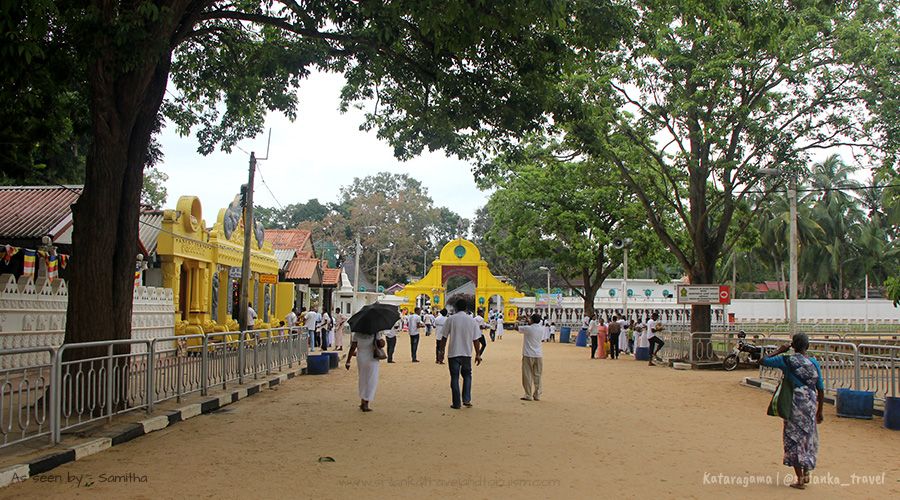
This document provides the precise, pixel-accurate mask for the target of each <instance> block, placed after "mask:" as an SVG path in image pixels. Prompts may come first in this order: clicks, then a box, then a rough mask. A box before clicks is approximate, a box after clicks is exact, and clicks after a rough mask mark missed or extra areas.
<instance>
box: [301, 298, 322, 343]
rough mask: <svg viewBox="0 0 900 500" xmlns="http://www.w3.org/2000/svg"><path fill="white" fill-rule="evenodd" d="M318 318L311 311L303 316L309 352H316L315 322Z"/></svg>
mask: <svg viewBox="0 0 900 500" xmlns="http://www.w3.org/2000/svg"><path fill="white" fill-rule="evenodd" d="M304 309H305V308H304ZM318 316H319V315H318V314H316V312H315V311H313V310H312V309H310V310H309V311H308V312H307V313H306V314H304V315H303V323H304V325H303V326H304V327H305V328H306V333H307V334H308V335H309V346H310V350H311V351H314V350H316V320H317V318H318Z"/></svg>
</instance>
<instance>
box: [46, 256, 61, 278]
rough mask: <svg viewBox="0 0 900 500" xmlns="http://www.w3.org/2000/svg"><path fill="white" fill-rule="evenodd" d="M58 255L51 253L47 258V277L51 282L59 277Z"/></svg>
mask: <svg viewBox="0 0 900 500" xmlns="http://www.w3.org/2000/svg"><path fill="white" fill-rule="evenodd" d="M57 259H58V257H57V256H56V255H51V256H50V257H48V258H47V279H49V280H50V281H51V282H52V281H53V280H55V279H57V278H59V271H58V268H57V262H58V260H57Z"/></svg>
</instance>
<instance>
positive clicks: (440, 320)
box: [434, 309, 447, 365]
mask: <svg viewBox="0 0 900 500" xmlns="http://www.w3.org/2000/svg"><path fill="white" fill-rule="evenodd" d="M446 324H447V310H446V309H441V312H439V313H438V315H437V316H436V317H435V318H434V362H435V363H437V364H439V365H442V364H444V349H445V348H446V346H447V337H445V336H444V326H445V325H446Z"/></svg>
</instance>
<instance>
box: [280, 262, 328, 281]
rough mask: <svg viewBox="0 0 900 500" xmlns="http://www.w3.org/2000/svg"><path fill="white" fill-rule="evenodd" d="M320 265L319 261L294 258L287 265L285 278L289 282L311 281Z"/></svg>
mask: <svg viewBox="0 0 900 500" xmlns="http://www.w3.org/2000/svg"><path fill="white" fill-rule="evenodd" d="M318 265H319V261H318V260H317V259H305V258H301V257H294V259H293V260H291V261H290V262H289V263H288V265H287V270H286V271H285V273H284V277H285V278H287V279H289V280H311V279H312V278H313V275H314V274H315V272H316V266H318Z"/></svg>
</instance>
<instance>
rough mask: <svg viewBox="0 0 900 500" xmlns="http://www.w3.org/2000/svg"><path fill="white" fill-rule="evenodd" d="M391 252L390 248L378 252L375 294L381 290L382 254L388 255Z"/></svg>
mask: <svg viewBox="0 0 900 500" xmlns="http://www.w3.org/2000/svg"><path fill="white" fill-rule="evenodd" d="M390 251H391V249H390V248H382V249H381V250H379V251H378V252H377V255H375V292H376V293H378V292H379V290H378V288H379V284H380V281H381V254H382V252H384V253H388V252H390Z"/></svg>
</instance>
